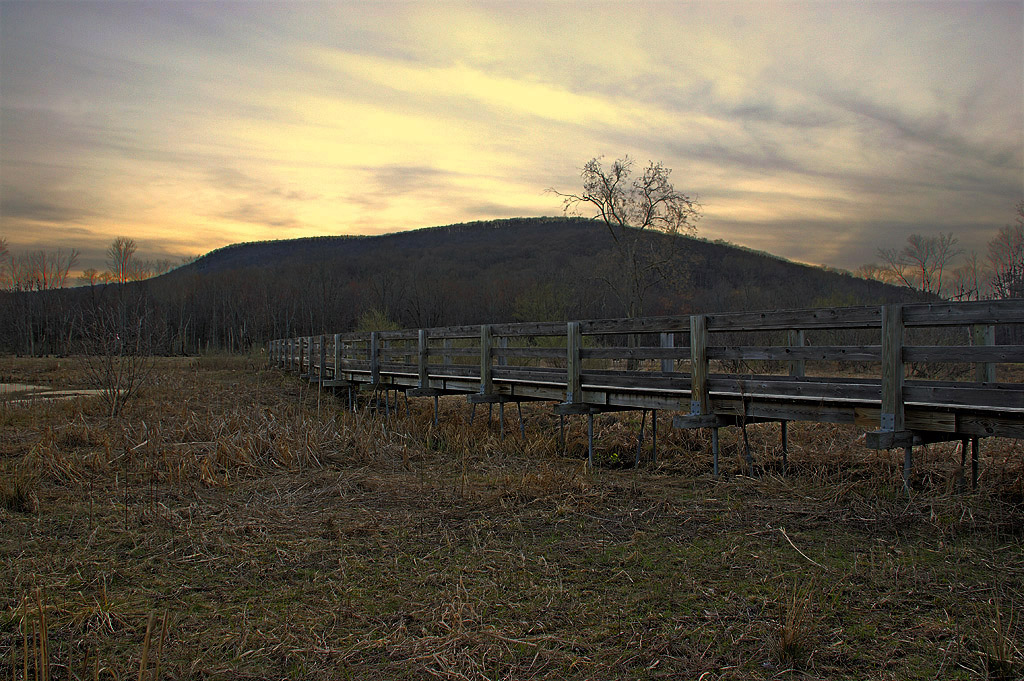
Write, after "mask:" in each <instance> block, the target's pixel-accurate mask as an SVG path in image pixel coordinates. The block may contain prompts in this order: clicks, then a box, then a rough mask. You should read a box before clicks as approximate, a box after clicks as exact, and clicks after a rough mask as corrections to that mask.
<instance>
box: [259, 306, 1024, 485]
mask: <svg viewBox="0 0 1024 681" xmlns="http://www.w3.org/2000/svg"><path fill="white" fill-rule="evenodd" d="M1022 324H1024V300H1021V299H1014V300H1002V301H983V302H968V303H931V304H923V303H922V304H916V303H915V304H902V305H885V306H872V307H847V308H827V309H809V310H785V311H769V312H740V313H726V314H701V315H691V316H670V317H649V318H643V319H614V320H589V321H571V322H567V323H566V322H558V323H548V322H545V323H526V324H485V325H482V326H460V327H444V328H433V329H415V330H403V331H379V332H371V333H343V334H333V335H321V336H312V337H302V338H290V339H278V340H274V341H271V342H270V345H269V358H270V362H271V364H272V365H273V366H277V367H280V368H282V369H286V370H291V371H296V372H299V373H300V374H301V375H302V376H304V377H307V378H308V379H309V380H311V381H318V382H320V383H321V385H323V386H324V387H337V388H349V389H372V390H383V391H387V390H401V391H405V392H406V394H407V395H409V396H414V397H415V396H420V397H435V398H436V397H437V396H440V395H466V396H467V398H468V400H469V402H470V403H473V404H478V403H502V404H503V403H506V402H522V401H527V400H543V401H549V402H553V403H554V406H553V408H554V411H555V412H556V413H558V414H562V415H566V414H589V415H590V417H591V423H592V419H593V415H594V414H595V413H600V412H604V411H618V410H668V411H670V412H673V413H675V414H676V416H675V418H674V420H673V424H674V425H675V426H676V427H678V428H712V429H714V431H713V432H714V435H715V437H714V438H713V442H714V445H713V454H714V465H715V471H716V473H717V469H718V465H717V463H718V457H717V454H718V451H717V449H718V448H717V439H718V438H717V432H718V429H719V428H721V427H726V426H746V425H747V424H750V423H757V422H766V421H774V422H782V423H783V438H784V439H785V424H786V422H788V421H814V422H827V423H848V424H854V425H857V426H859V427H861V428H863V429H864V430H865V431H867V436H866V438H865V439H866V444H867V446H869V447H872V448H875V449H890V448H894V447H903V448H904V449H905V451H906V460H905V474H908V473H909V465H910V457H911V448H912V447H913V446H914V445H917V444H926V443H929V442H938V441H948V440H960V441H963V443H964V451H966V448H967V445H968V443H970V444H971V446H972V449H973V452H974V455H975V477H976V457H977V446H978V438H982V437H989V436H997V437H1008V438H1024V345H1011V344H1005V343H1004V344H1001V345H1000V344H997V339H998V338H1000V337H1014V336H1016V337H1019V335H1020V328H1021V327H1020V325H1022ZM1001 327H1004V328H1001Z"/></svg>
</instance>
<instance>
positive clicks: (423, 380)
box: [419, 329, 430, 388]
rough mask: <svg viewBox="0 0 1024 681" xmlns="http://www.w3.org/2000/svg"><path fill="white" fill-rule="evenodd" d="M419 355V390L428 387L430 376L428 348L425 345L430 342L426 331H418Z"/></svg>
mask: <svg viewBox="0 0 1024 681" xmlns="http://www.w3.org/2000/svg"><path fill="white" fill-rule="evenodd" d="M419 335H420V338H419V341H420V346H419V350H420V354H419V370H420V385H419V387H421V388H429V387H430V376H429V373H428V366H429V364H428V361H429V359H430V348H429V347H428V345H427V343H428V342H429V341H430V333H429V332H428V331H427V329H420V334H419Z"/></svg>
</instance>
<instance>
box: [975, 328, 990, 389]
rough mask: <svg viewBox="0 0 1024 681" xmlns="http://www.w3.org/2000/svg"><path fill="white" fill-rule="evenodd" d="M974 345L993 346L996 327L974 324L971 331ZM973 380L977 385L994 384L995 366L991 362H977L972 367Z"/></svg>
mask: <svg viewBox="0 0 1024 681" xmlns="http://www.w3.org/2000/svg"><path fill="white" fill-rule="evenodd" d="M971 331H972V334H971V335H972V340H973V342H974V345H995V344H996V327H995V325H993V324H975V325H974V327H972V329H971ZM974 380H976V381H977V382H978V383H995V382H996V365H995V364H993V363H992V362H978V363H976V364H975V365H974Z"/></svg>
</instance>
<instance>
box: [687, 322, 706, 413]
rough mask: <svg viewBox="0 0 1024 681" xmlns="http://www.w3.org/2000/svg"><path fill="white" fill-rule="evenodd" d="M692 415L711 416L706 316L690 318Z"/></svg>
mask: <svg viewBox="0 0 1024 681" xmlns="http://www.w3.org/2000/svg"><path fill="white" fill-rule="evenodd" d="M690 364H691V367H690V368H691V376H692V378H691V383H690V413H691V414H710V413H711V394H710V393H709V392H708V373H709V370H710V368H709V366H708V320H707V316H706V315H702V314H698V315H692V316H691V317H690Z"/></svg>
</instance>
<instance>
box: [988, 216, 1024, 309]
mask: <svg viewBox="0 0 1024 681" xmlns="http://www.w3.org/2000/svg"><path fill="white" fill-rule="evenodd" d="M988 262H989V266H990V267H991V268H992V282H991V283H992V295H993V296H995V297H996V298H1024V201H1021V202H1020V203H1018V204H1017V215H1016V221H1015V224H1012V225H1007V226H1005V227H1003V228H1002V229H1000V230H999V232H998V233H997V234H996V236H995V238H994V239H992V241H990V242H989V244H988Z"/></svg>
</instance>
